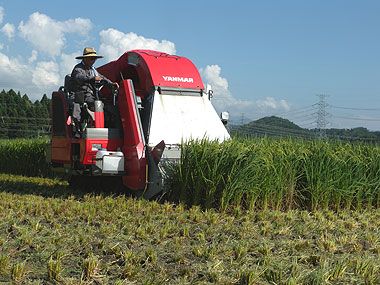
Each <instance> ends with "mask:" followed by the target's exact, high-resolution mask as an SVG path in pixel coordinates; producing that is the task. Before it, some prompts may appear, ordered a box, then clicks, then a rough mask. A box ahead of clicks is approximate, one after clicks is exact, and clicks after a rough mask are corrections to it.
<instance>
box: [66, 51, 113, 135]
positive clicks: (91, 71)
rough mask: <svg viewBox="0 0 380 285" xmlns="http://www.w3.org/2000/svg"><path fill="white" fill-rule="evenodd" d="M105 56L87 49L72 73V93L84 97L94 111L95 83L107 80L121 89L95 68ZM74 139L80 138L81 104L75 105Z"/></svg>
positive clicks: (78, 57)
mask: <svg viewBox="0 0 380 285" xmlns="http://www.w3.org/2000/svg"><path fill="white" fill-rule="evenodd" d="M102 57H103V56H101V55H97V54H96V51H95V49H94V48H92V47H86V48H84V50H83V55H81V56H77V57H76V59H81V60H82V61H81V62H80V63H78V64H77V65H76V66H75V67H74V69H73V71H72V73H71V88H72V91H73V92H75V93H77V95H78V94H80V95H81V96H83V99H84V102H85V103H87V106H88V108H89V109H90V110H91V111H94V108H95V104H94V102H95V95H94V92H95V90H94V83H95V81H101V80H106V81H107V82H108V83H109V84H111V85H114V86H115V87H116V88H119V84H118V83H117V82H111V81H110V80H109V79H107V78H106V77H104V76H103V75H101V74H99V73H98V72H97V71H96V69H95V67H94V66H93V65H94V63H95V61H96V60H97V59H98V58H102ZM72 117H73V137H75V138H80V132H79V131H80V120H81V108H80V104H78V103H76V102H74V103H73V113H72Z"/></svg>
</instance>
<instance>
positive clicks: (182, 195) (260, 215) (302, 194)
mask: <svg viewBox="0 0 380 285" xmlns="http://www.w3.org/2000/svg"><path fill="white" fill-rule="evenodd" d="M46 142H47V140H46V139H39V140H12V141H1V142H0V172H2V173H3V174H0V283H4V284H10V283H13V284H120V285H121V284H289V285H290V284H379V283H380V273H379V272H380V262H379V259H378V256H379V254H380V234H379V232H380V222H379V221H380V219H379V218H380V212H379V209H378V208H379V195H378V190H379V181H378V180H379V179H378V175H379V166H380V165H379V164H380V163H379V161H380V160H379V156H380V150H379V147H378V146H375V145H366V144H348V143H341V142H330V141H327V142H320V141H301V140H291V139H289V140H273V139H268V138H260V139H259V138H256V139H250V140H243V139H236V138H235V139H232V140H230V141H228V142H224V143H223V144H218V143H216V142H210V141H207V140H201V141H197V142H189V143H185V144H183V145H182V154H181V155H182V157H181V161H180V162H179V164H177V165H175V166H172V167H171V169H170V172H169V179H170V182H171V191H170V192H169V193H168V196H167V198H168V199H167V200H166V201H164V202H163V201H161V202H157V201H144V200H137V199H135V198H132V197H129V196H128V195H126V193H125V192H124V191H122V192H115V191H112V190H110V189H107V188H102V187H101V184H99V187H97V188H96V189H92V190H91V191H89V190H88V189H81V188H72V187H70V186H69V185H68V183H67V182H66V181H64V180H60V179H58V178H52V173H51V170H50V168H49V165H48V164H47V163H46V161H45V144H46ZM15 174H18V175H15Z"/></svg>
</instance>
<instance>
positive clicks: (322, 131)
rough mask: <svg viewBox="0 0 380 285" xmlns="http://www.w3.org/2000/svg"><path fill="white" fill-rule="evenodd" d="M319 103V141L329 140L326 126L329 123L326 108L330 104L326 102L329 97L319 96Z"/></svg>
mask: <svg viewBox="0 0 380 285" xmlns="http://www.w3.org/2000/svg"><path fill="white" fill-rule="evenodd" d="M317 96H318V97H319V102H318V103H317V104H316V105H318V112H317V114H318V119H317V129H318V134H319V139H321V140H325V139H326V138H327V135H326V126H327V124H328V122H327V115H328V113H327V112H326V107H327V106H328V104H327V103H326V101H325V98H326V97H328V95H325V94H318V95H317Z"/></svg>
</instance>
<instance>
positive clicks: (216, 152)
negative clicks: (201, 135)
mask: <svg viewBox="0 0 380 285" xmlns="http://www.w3.org/2000/svg"><path fill="white" fill-rule="evenodd" d="M171 179H172V189H171V198H172V199H173V200H175V201H182V202H184V203H186V204H187V205H189V206H191V205H199V206H201V207H202V208H205V209H209V208H216V209H218V210H222V211H223V210H227V209H229V208H231V207H236V206H239V207H243V208H246V209H249V210H267V209H271V210H282V211H284V210H291V209H303V210H311V211H315V210H317V209H332V210H337V211H338V210H341V209H360V210H363V209H366V208H373V207H375V208H378V207H379V205H380V200H379V199H380V197H379V189H380V147H379V146H376V145H371V144H351V143H343V142H340V141H307V140H293V139H281V140H279V139H270V138H252V139H238V138H235V139H232V140H230V141H227V142H224V143H222V144H219V143H218V142H210V141H208V140H200V141H195V142H188V143H185V144H183V145H182V152H181V161H180V163H179V164H178V165H177V166H175V167H173V168H172V174H171Z"/></svg>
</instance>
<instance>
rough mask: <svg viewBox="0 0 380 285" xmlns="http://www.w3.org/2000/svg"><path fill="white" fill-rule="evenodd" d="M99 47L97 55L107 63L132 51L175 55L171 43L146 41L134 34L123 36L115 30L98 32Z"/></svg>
mask: <svg viewBox="0 0 380 285" xmlns="http://www.w3.org/2000/svg"><path fill="white" fill-rule="evenodd" d="M100 37H101V42H102V43H101V45H100V49H99V53H100V54H102V55H103V56H104V57H105V58H106V60H107V61H111V60H115V59H117V58H119V57H120V56H121V55H122V54H123V53H125V52H126V51H128V50H132V49H151V50H156V51H161V52H166V53H168V54H175V53H176V49H175V44H174V43H173V42H170V41H167V40H162V41H161V42H160V41H158V40H155V39H147V38H144V37H143V36H139V35H137V34H135V33H128V34H124V33H123V32H120V31H118V30H115V29H108V30H102V31H101V32H100Z"/></svg>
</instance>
